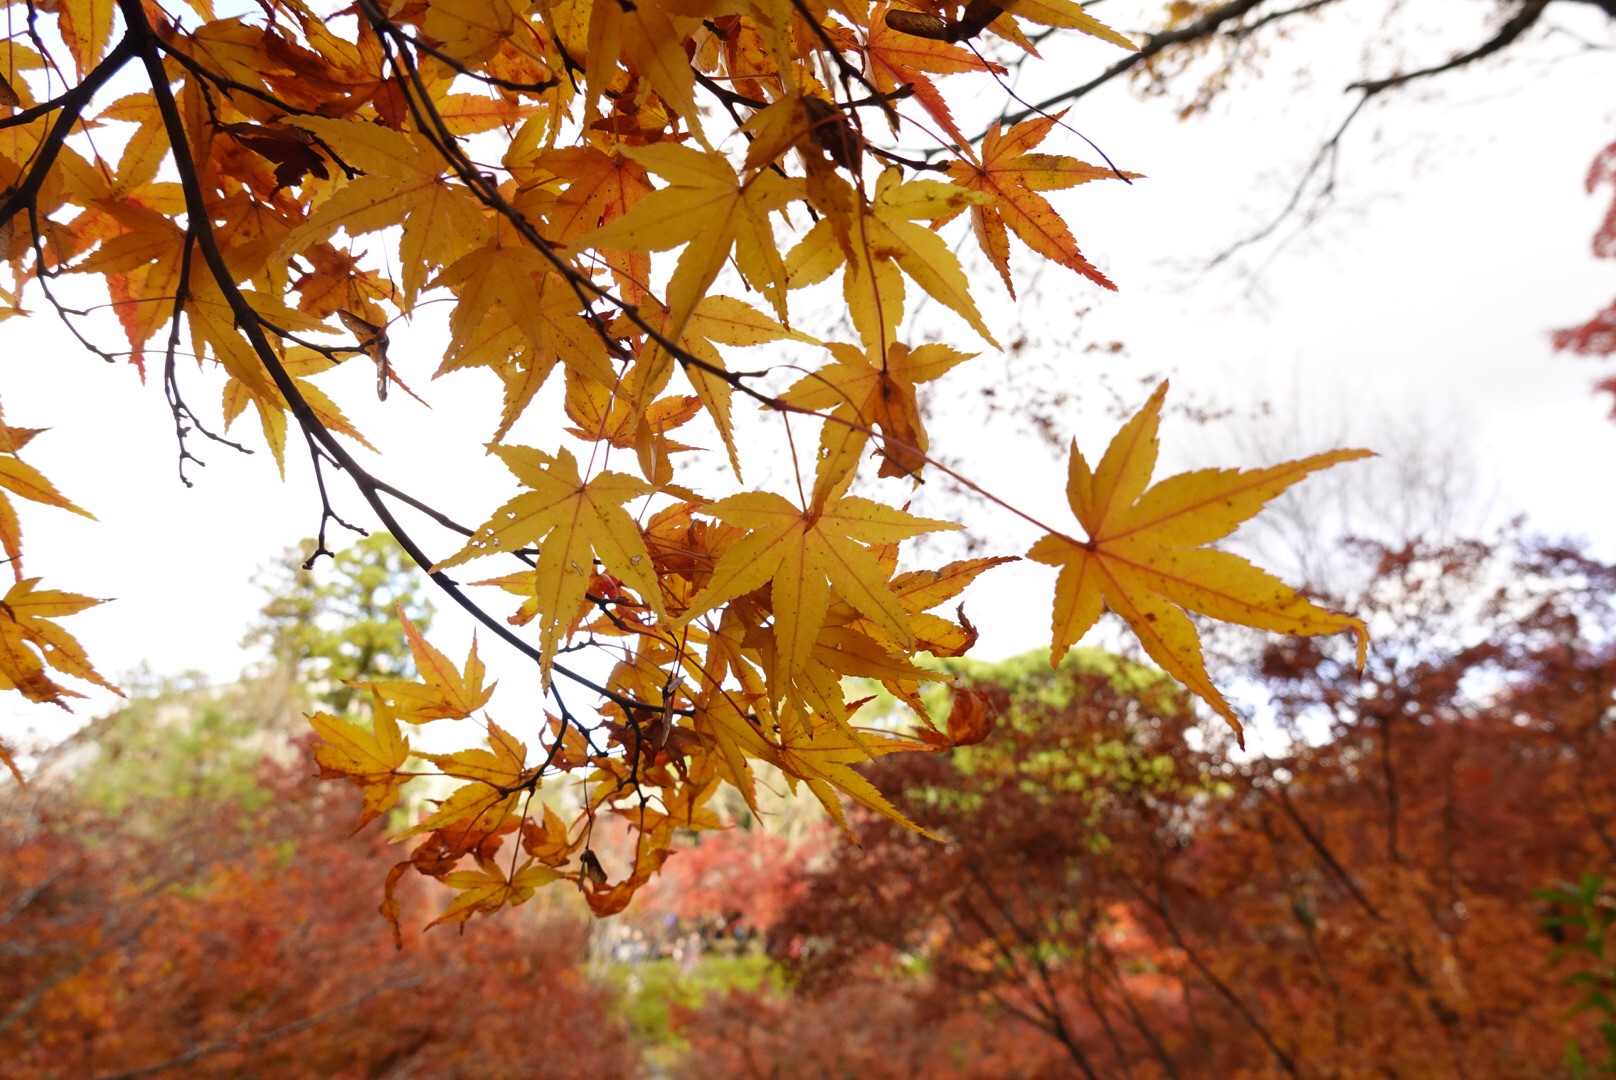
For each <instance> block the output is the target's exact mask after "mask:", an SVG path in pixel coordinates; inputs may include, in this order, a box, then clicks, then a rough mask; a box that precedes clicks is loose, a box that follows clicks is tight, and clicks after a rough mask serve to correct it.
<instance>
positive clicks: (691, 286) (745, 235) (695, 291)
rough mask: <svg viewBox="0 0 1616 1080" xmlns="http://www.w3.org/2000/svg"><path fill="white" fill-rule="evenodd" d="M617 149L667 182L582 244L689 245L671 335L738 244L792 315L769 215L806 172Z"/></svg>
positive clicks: (753, 280) (751, 271)
mask: <svg viewBox="0 0 1616 1080" xmlns="http://www.w3.org/2000/svg"><path fill="white" fill-rule="evenodd" d="M618 152H619V153H620V154H622V155H623V156H624V157H627V158H629V159H630V160H632V161H635V162H637V163H639V164H640V165H643V166H644V167H645V168H647V169H649V170H650V171H651V172H653V173H655V174H656V175H657V176H660V177H662V179H664V180H666V181H667V182H668V186H667V187H665V188H659V189H657V190H656V191H653V192H651V194H649V195H647V196H645V197H644V198H643V199H641V200H640V201H639V202H637V203H635V204H634V206H633V207H632V208H631V209H630V210H629V211H628V213H626V214H624V215H623V216H622V217H619V218H617V219H616V220H615V221H613V222H611V224H609V225H605V226H603V227H601V228H600V229H599V230H597V231H595V232H593V233H590V234H589V235H587V236H585V237H583V238H582V240H580V241H579V246H585V247H595V248H619V249H625V250H629V251H665V250H667V249H668V248H673V247H678V246H679V245H680V244H683V245H685V249H684V251H682V252H681V253H680V255H679V262H678V264H677V265H676V266H675V267H674V270H673V276H672V277H671V278H669V279H668V290H667V308H668V322H669V324H670V326H671V327H672V328H673V331H674V332H673V333H671V334H669V336H670V337H673V338H675V339H677V338H678V336H679V334H681V333H683V330H684V324H685V321H686V320H687V319H689V318H690V316H691V314H692V313H693V312H694V311H695V310H696V305H697V304H698V303H700V302H701V299H702V297H704V296H705V295H706V294H707V289H708V287H709V286H711V285H712V283H713V279H714V278H716V277H717V276H718V271H719V270H721V269H722V268H723V266H724V261H725V260H726V259H728V258H729V256H730V249H731V248H733V249H734V253H735V266H736V268H737V269H739V270H740V272H741V276H742V277H743V278H745V279H746V282H747V284H748V285H750V286H752V288H754V289H757V290H758V291H759V292H761V293H763V295H764V296H766V297H768V298H769V302H770V303H772V304H773V305H774V308H775V310H776V311H777V312H778V313H779V315H780V317H781V318H782V319H784V318H785V317H786V307H785V292H786V269H785V263H784V262H783V261H782V260H781V258H780V250H779V248H778V247H776V246H775V242H774V227H773V225H771V224H770V222H769V215H770V214H771V213H773V212H774V211H776V210H779V209H781V208H782V207H784V206H785V205H786V204H787V203H788V202H790V201H791V200H792V199H795V198H798V197H799V196H800V194H801V191H800V188H801V186H802V185H801V181H800V180H795V179H788V178H786V177H783V176H780V175H778V174H776V173H774V172H772V171H770V170H768V169H762V170H759V171H757V172H755V173H753V174H752V175H751V176H750V177H748V178H746V179H745V180H743V179H741V177H740V176H739V175H738V174H737V173H736V172H735V167H734V166H733V165H731V164H730V163H729V161H728V160H727V159H726V158H725V157H724V155H722V154H719V153H709V152H703V151H701V150H696V149H694V148H692V147H689V146H680V145H678V144H676V143H654V144H652V145H650V146H639V147H623V148H621V149H619V151H618ZM945 250H946V249H945Z"/></svg>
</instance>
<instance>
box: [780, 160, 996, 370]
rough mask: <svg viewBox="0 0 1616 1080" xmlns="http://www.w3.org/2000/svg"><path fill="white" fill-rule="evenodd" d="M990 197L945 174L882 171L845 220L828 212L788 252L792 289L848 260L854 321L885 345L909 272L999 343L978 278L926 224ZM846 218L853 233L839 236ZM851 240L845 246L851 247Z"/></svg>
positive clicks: (865, 335)
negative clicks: (976, 294)
mask: <svg viewBox="0 0 1616 1080" xmlns="http://www.w3.org/2000/svg"><path fill="white" fill-rule="evenodd" d="M988 199H989V196H987V195H984V194H982V193H981V192H976V191H967V190H965V189H964V188H962V187H960V186H959V185H958V184H946V183H943V182H942V181H940V180H909V181H905V180H904V179H903V174H902V173H901V172H900V171H899V170H898V169H897V168H890V169H887V170H886V171H884V172H882V174H881V176H880V178H879V179H878V180H877V181H876V184H875V195H874V196H873V197H872V198H871V199H870V200H869V201H868V202H863V201H862V200H861V203H860V206H859V207H858V209H857V211H856V212H854V213H853V214H851V216H850V217H849V218H848V220H847V221H846V222H845V223H839V222H838V220H837V218H836V217H835V216H834V215H832V216H827V217H825V218H822V219H821V220H820V221H819V223H818V224H816V225H815V226H814V227H813V228H812V229H809V230H808V234H807V235H806V236H804V237H803V238H802V242H801V243H799V244H798V245H797V246H796V247H794V248H792V249H791V253H790V254H789V255H787V256H786V271H787V273H788V275H789V284H790V286H791V288H793V289H796V288H800V287H802V286H805V285H812V284H814V283H815V282H817V281H823V280H825V279H826V278H827V277H829V276H830V275H831V274H832V273H833V272H834V271H835V270H836V268H837V267H840V266H843V265H844V264H845V266H846V270H845V272H844V274H843V276H842V291H843V294H844V295H845V296H846V298H847V309H848V314H849V315H851V316H852V318H853V326H854V327H855V328H856V329H857V330H858V332H859V337H860V338H862V339H863V340H864V342H865V344H866V345H867V346H869V347H870V348H872V349H878V348H881V347H882V346H885V345H887V344H890V343H891V342H892V341H893V340H895V338H896V335H897V332H898V324H899V323H901V322H902V321H903V293H904V290H903V278H902V277H901V276H900V275H899V273H898V270H899V269H900V268H901V269H902V270H903V273H905V274H907V275H909V277H911V278H913V279H914V281H915V284H917V285H919V286H920V287H921V288H922V289H925V290H926V291H927V292H928V293H930V294H931V296H932V298H933V299H934V300H936V301H937V302H938V303H940V304H943V305H944V306H945V307H948V308H950V309H951V310H953V311H954V312H956V313H958V314H959V315H960V316H961V317H962V318H963V319H964V320H965V321H966V322H968V323H970V324H971V328H972V329H973V330H975V331H976V332H977V333H978V334H981V335H982V338H983V340H985V341H987V342H988V343H989V344H990V345H993V346H994V347H995V348H997V347H998V342H996V341H994V340H993V335H992V334H991V333H989V332H988V327H987V323H985V322H983V321H982V314H981V312H979V311H977V309H976V301H974V300H972V299H971V288H970V282H969V281H968V280H967V279H966V277H965V271H964V269H963V268H961V266H960V261H959V258H958V256H956V255H955V254H954V253H953V252H952V251H950V250H949V248H948V244H947V243H945V242H944V240H943V238H942V237H940V236H938V235H937V234H936V233H935V232H933V231H932V230H931V229H929V228H927V227H926V226H924V225H921V224H918V222H920V221H934V220H937V219H939V218H944V219H946V218H948V217H951V216H952V215H954V214H957V213H958V212H959V211H961V210H963V209H964V208H965V207H967V206H969V205H972V204H973V203H979V202H986V201H988ZM838 224H845V225H846V229H847V236H846V237H845V239H844V238H843V237H842V236H840V235H839V234H838V232H839V230H838ZM844 244H845V246H844Z"/></svg>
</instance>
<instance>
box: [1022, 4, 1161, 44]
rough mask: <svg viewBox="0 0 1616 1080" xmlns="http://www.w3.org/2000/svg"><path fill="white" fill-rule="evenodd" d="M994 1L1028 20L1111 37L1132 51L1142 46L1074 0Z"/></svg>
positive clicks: (1112, 42) (1095, 35)
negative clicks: (1073, 0)
mask: <svg viewBox="0 0 1616 1080" xmlns="http://www.w3.org/2000/svg"><path fill="white" fill-rule="evenodd" d="M995 3H997V4H998V6H999V7H1001V8H1003V9H1004V10H1005V11H1007V12H1009V13H1011V14H1013V15H1018V16H1020V17H1021V18H1023V19H1026V20H1027V21H1028V22H1035V23H1040V24H1042V25H1044V26H1054V27H1058V28H1060V29H1063V30H1077V31H1080V32H1082V33H1085V34H1088V35H1089V36H1090V37H1097V38H1099V39H1100V40H1101V41H1109V42H1110V43H1111V44H1113V45H1118V46H1120V47H1122V48H1124V49H1127V50H1128V51H1129V52H1138V51H1139V46H1137V45H1135V44H1134V43H1133V42H1131V41H1129V40H1128V39H1127V38H1126V37H1124V36H1122V35H1121V34H1119V33H1117V32H1116V31H1115V30H1113V29H1111V27H1109V26H1107V25H1106V24H1105V23H1103V22H1101V21H1100V20H1099V19H1096V18H1095V17H1094V16H1093V15H1090V14H1089V13H1088V12H1086V11H1084V10H1083V5H1081V4H1074V3H1072V0H995Z"/></svg>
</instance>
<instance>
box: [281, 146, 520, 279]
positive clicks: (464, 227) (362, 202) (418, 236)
mask: <svg viewBox="0 0 1616 1080" xmlns="http://www.w3.org/2000/svg"><path fill="white" fill-rule="evenodd" d="M287 123H290V124H295V125H296V126H298V127H301V128H304V129H306V130H308V131H310V132H312V133H313V134H314V135H316V136H317V137H318V138H319V139H320V140H321V141H322V142H324V143H326V144H328V145H329V146H331V147H332V148H333V149H334V150H336V152H337V153H338V154H339V155H340V156H341V158H342V160H343V161H345V162H346V163H347V164H349V165H351V166H353V167H354V168H357V169H360V170H361V171H362V172H363V173H364V175H363V176H359V177H356V178H355V179H353V180H350V181H348V183H346V184H345V185H343V186H342V187H340V188H338V189H337V191H336V192H335V193H334V194H333V195H332V196H331V197H330V198H328V199H326V200H325V201H324V202H322V203H320V204H319V205H318V206H317V207H315V209H314V212H313V213H312V214H310V215H309V218H308V220H307V221H305V222H304V223H303V224H302V225H300V226H298V227H297V228H295V229H293V230H292V232H291V234H290V235H288V236H287V238H286V248H287V250H288V251H289V252H290V251H298V250H301V249H302V248H303V247H305V246H307V245H308V244H309V243H310V242H312V241H315V240H324V239H325V238H326V237H328V236H330V235H331V234H332V233H334V232H336V231H337V230H338V229H343V230H345V231H346V232H347V233H348V235H349V236H358V235H360V234H361V233H367V232H375V231H376V230H378V229H390V228H396V227H398V226H400V225H402V226H403V228H404V235H403V237H402V238H401V239H400V240H399V248H398V254H399V261H400V264H401V271H400V273H401V277H400V281H399V284H400V287H401V288H402V290H403V295H402V296H401V297H400V306H401V307H402V308H403V309H404V310H406V311H408V310H409V309H410V308H411V307H412V306H413V305H414V303H415V298H416V296H417V295H418V294H419V293H420V291H421V288H422V286H424V285H425V284H426V281H427V278H428V276H429V275H430V274H431V272H432V270H433V269H434V268H435V267H439V266H443V265H446V264H448V263H451V262H453V261H454V260H456V259H458V258H459V257H460V256H462V255H464V254H465V253H466V252H468V251H471V250H472V249H474V248H477V247H479V246H481V245H482V243H483V241H484V240H486V239H487V237H488V223H487V221H486V220H484V217H483V208H482V205H481V204H480V203H478V202H477V200H476V199H475V198H473V197H472V195H471V193H470V192H469V191H467V190H466V189H465V187H463V186H462V185H460V184H459V183H454V182H451V181H449V180H448V179H446V178H445V177H444V175H443V174H444V171H445V170H446V169H447V167H448V166H447V165H446V164H445V162H444V160H443V158H442V157H440V156H439V155H438V153H437V152H436V151H435V150H434V149H432V146H431V144H430V143H428V142H427V140H426V139H425V138H423V137H422V136H420V135H411V134H406V133H403V132H398V131H390V130H388V129H387V128H385V127H381V126H380V125H377V124H367V123H364V122H362V121H358V120H329V119H326V118H324V117H318V116H294V117H289V118H288V119H287Z"/></svg>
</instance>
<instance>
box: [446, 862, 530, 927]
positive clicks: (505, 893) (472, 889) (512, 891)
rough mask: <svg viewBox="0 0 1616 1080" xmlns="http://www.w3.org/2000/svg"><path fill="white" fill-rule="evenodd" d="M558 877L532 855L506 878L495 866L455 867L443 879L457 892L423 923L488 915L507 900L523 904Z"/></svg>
mask: <svg viewBox="0 0 1616 1080" xmlns="http://www.w3.org/2000/svg"><path fill="white" fill-rule="evenodd" d="M560 877H561V874H560V872H559V871H557V870H555V869H554V868H552V867H549V866H545V865H544V864H543V863H539V862H535V861H534V860H532V859H528V860H527V861H526V862H524V863H523V864H522V867H521V869H519V870H517V871H516V873H514V874H512V875H511V876H510V877H509V878H507V877H506V876H505V875H504V874H503V873H502V872H501V871H500V870H499V868H498V867H479V868H478V869H476V870H457V871H455V872H454V873H452V874H447V875H445V876H444V878H443V883H444V884H445V885H447V886H449V887H450V888H451V889H455V890H458V891H459V893H460V895H459V896H457V897H455V898H454V900H453V902H451V903H450V904H449V907H448V909H447V910H445V911H444V913H443V914H442V915H439V916H438V917H437V918H436V919H433V920H432V921H431V922H429V923H427V928H428V929H431V928H432V927H434V926H437V925H438V924H439V923H446V922H451V923H452V922H465V921H466V920H467V919H469V918H471V917H472V916H473V915H490V914H492V913H494V912H496V911H498V910H499V909H500V908H502V907H505V906H506V905H507V904H509V905H512V906H515V905H517V904H525V903H527V902H528V901H529V900H531V899H532V898H533V894H534V893H535V892H537V891H538V890H539V889H540V888H541V887H543V886H545V885H548V884H550V882H552V881H555V880H557V879H558V878H560Z"/></svg>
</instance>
